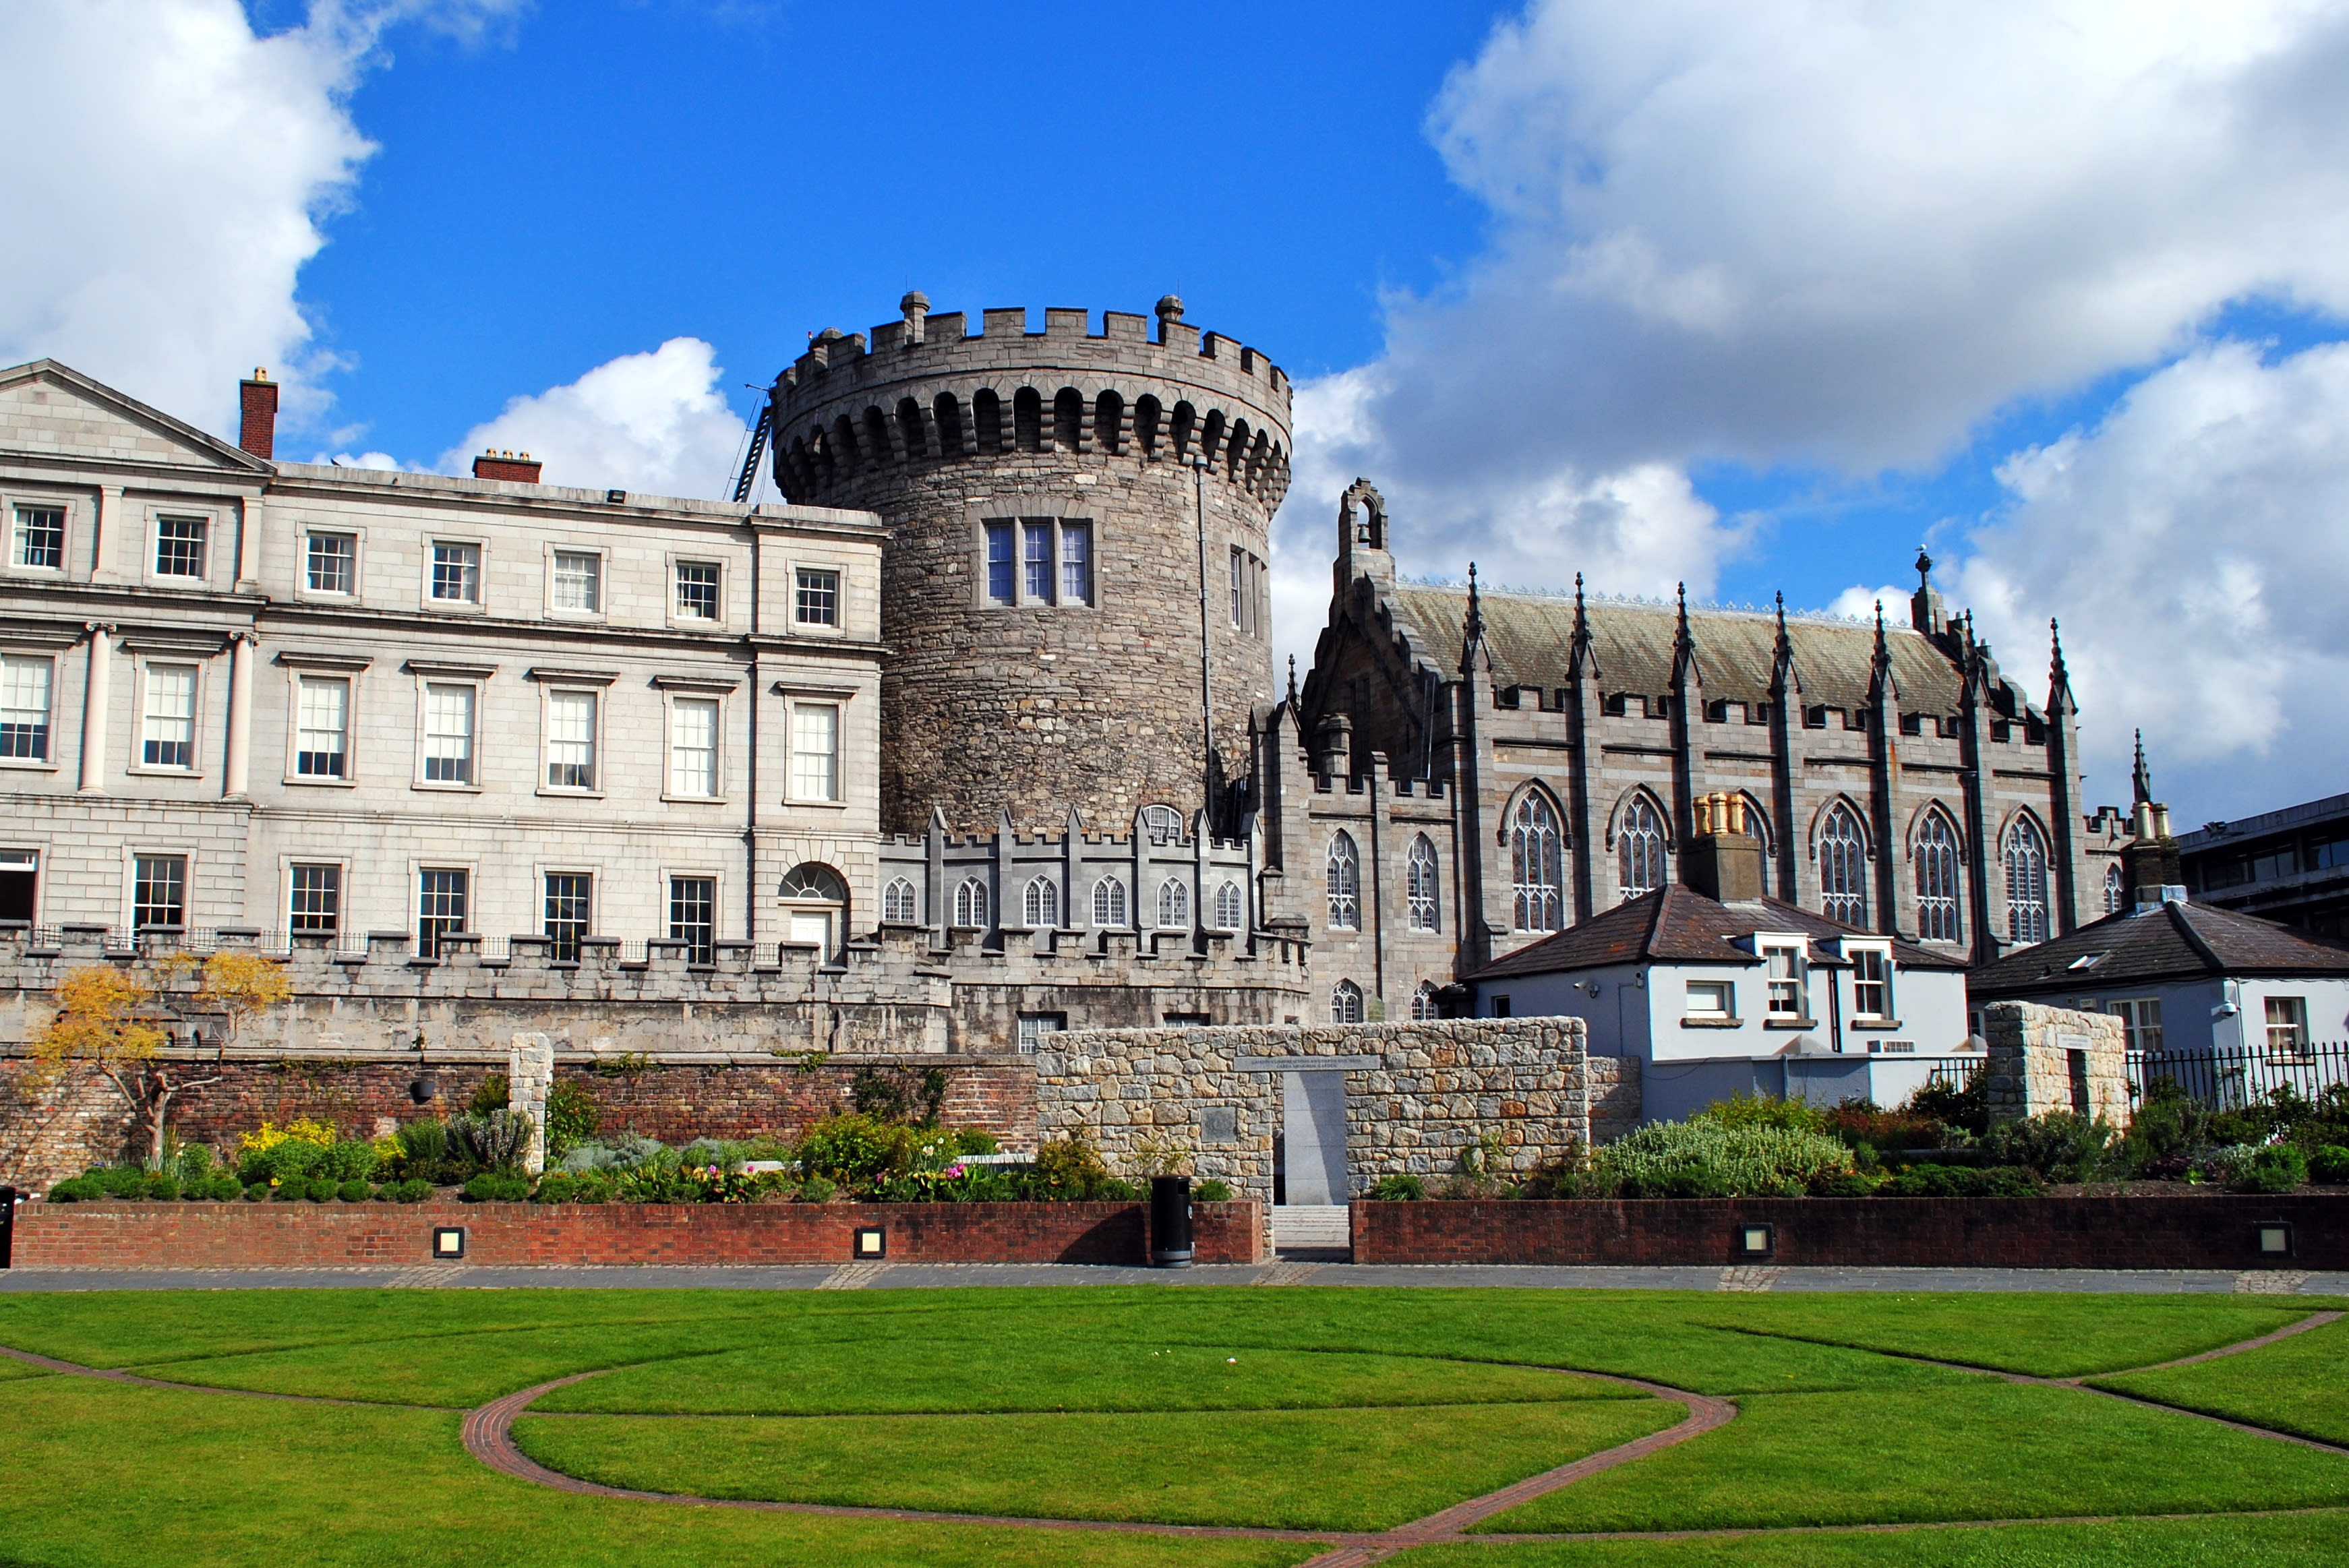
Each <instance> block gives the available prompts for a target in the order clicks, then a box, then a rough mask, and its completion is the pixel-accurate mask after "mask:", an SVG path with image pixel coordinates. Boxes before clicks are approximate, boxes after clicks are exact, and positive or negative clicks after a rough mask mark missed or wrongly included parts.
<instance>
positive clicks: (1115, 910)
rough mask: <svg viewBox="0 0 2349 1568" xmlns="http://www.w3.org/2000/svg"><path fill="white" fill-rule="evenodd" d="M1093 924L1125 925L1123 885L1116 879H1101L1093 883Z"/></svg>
mask: <svg viewBox="0 0 2349 1568" xmlns="http://www.w3.org/2000/svg"><path fill="white" fill-rule="evenodd" d="M1093 923H1094V924H1095V925H1107V926H1122V925H1123V924H1124V923H1125V883H1124V882H1121V881H1119V880H1118V879H1117V878H1116V877H1103V878H1102V880H1101V881H1099V882H1095V883H1093Z"/></svg>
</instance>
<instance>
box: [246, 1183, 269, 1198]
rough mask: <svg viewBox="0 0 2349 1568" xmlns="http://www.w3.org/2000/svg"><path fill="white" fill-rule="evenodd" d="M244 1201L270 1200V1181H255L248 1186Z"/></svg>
mask: <svg viewBox="0 0 2349 1568" xmlns="http://www.w3.org/2000/svg"><path fill="white" fill-rule="evenodd" d="M244 1201H245V1202H248V1203H266V1202H269V1183H268V1182H266V1181H255V1182H254V1184H253V1185H252V1186H250V1187H247V1188H246V1189H245V1190H244Z"/></svg>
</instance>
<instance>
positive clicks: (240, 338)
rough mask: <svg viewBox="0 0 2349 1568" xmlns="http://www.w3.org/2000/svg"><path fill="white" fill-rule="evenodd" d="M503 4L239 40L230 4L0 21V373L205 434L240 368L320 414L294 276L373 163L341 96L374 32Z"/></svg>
mask: <svg viewBox="0 0 2349 1568" xmlns="http://www.w3.org/2000/svg"><path fill="white" fill-rule="evenodd" d="M519 4H520V0H314V3H313V5H312V6H311V8H310V11H309V13H308V16H307V18H306V20H305V23H304V25H303V26H299V27H296V28H294V29H291V30H289V31H286V32H283V33H279V34H276V35H274V36H270V37H258V36H255V35H254V31H253V27H252V26H251V24H250V23H249V22H248V20H247V19H246V17H245V15H244V12H243V9H242V8H241V7H240V6H239V5H237V3H236V0H10V3H9V4H7V5H0V59H5V60H6V61H7V62H8V67H9V68H8V80H9V108H10V117H9V118H10V130H9V134H8V136H7V137H6V138H5V139H0V211H6V212H7V214H8V220H7V222H8V230H9V233H10V241H9V245H8V261H7V264H6V266H5V267H0V363H15V362H16V361H18V360H21V359H29V358H35V357H39V356H51V357H55V358H58V359H62V360H64V361H66V362H67V363H68V364H70V365H72V366H75V367H76V368H77V369H79V370H82V371H84V372H86V373H88V374H89V375H92V376H96V377H98V378H99V379H101V380H104V381H107V382H109V383H112V384H114V385H116V386H119V387H122V388H123V389H124V390H125V391H128V392H129V393H131V394H132V395H133V396H135V397H140V398H142V399H144V400H145V401H147V402H150V403H152V404H154V405H156V406H157V407H161V408H164V409H167V410H169V411H171V412H172V413H174V414H178V415H181V417H183V418H190V419H192V420H194V421H196V422H198V423H201V424H204V425H208V426H210V427H212V428H214V429H218V430H222V431H223V432H225V431H226V430H227V429H228V428H229V427H230V425H231V424H232V422H233V418H234V408H235V401H236V381H237V378H238V377H241V376H246V375H250V374H251V373H252V370H253V367H254V365H256V364H267V365H269V366H272V367H273V371H274V373H275V374H276V375H277V376H278V377H279V379H280V380H281V381H283V382H284V383H285V386H286V392H285V397H286V412H287V415H288V417H289V423H292V424H298V423H299V421H300V420H301V418H304V417H305V415H314V414H315V413H316V411H317V410H318V409H319V408H320V407H322V406H323V403H324V401H325V399H324V396H323V394H321V393H320V392H319V391H318V389H317V387H316V377H317V376H318V375H319V374H320V373H321V372H322V371H323V370H325V369H326V368H330V367H331V360H329V359H327V358H326V356H321V355H319V354H318V353H317V352H316V350H315V349H313V348H312V347H310V339H311V328H310V325H309V323H308V322H307V321H306V320H305V317H304V315H303V313H302V309H301V306H300V304H298V303H297V301H296V299H295V277H296V274H297V273H299V272H300V270H301V267H302V265H303V263H305V262H306V261H308V260H309V259H310V258H311V257H312V256H313V255H316V253H317V252H318V250H319V248H320V247H321V246H322V245H324V244H325V243H326V236H325V233H324V232H323V230H322V228H321V222H322V221H323V220H324V219H325V218H326V217H327V216H328V215H330V214H331V213H332V212H333V211H335V210H336V208H337V207H338V206H339V205H341V204H343V203H345V202H347V201H349V200H350V197H351V192H352V187H353V182H354V181H355V180H356V179H357V173H358V170H359V169H360V167H361V165H363V164H364V163H365V161H366V160H367V158H368V157H369V155H371V154H372V153H373V151H374V147H373V145H372V144H371V143H369V142H368V141H367V139H366V138H365V137H364V136H362V135H361V134H360V132H359V130H358V129H357V126H356V125H355V124H353V123H352V120H351V118H350V115H349V113H348V110H347V102H346V100H347V96H348V94H349V92H350V90H351V88H353V87H354V86H355V85H356V84H357V80H358V77H360V75H361V74H362V72H363V71H364V70H365V69H366V68H367V66H368V64H369V63H370V62H371V61H374V60H376V59H378V58H379V57H380V55H379V45H380V42H381V39H382V37H383V36H384V33H385V31H386V29H387V28H388V27H390V26H393V25H394V24H395V23H398V22H402V21H420V22H423V23H425V24H427V25H430V26H439V27H440V28H443V29H445V30H453V31H459V32H468V31H476V30H478V29H479V28H480V27H481V26H483V25H484V24H485V23H486V22H487V21H489V20H491V19H493V18H494V17H496V16H497V15H501V14H504V13H508V12H511V11H513V10H515V9H517V8H518V6H519Z"/></svg>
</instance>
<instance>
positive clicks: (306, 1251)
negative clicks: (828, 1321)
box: [16, 1202, 1262, 1269]
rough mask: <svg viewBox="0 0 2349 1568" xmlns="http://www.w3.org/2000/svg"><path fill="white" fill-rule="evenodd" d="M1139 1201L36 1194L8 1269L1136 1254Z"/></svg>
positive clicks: (1241, 1234) (1222, 1234)
mask: <svg viewBox="0 0 2349 1568" xmlns="http://www.w3.org/2000/svg"><path fill="white" fill-rule="evenodd" d="M1147 1209H1148V1206H1147V1205H1146V1204H1142V1203H740V1204H737V1203H546V1204H537V1203H443V1202H431V1203H274V1202H273V1203H33V1204H28V1205H26V1206H25V1207H24V1208H21V1209H19V1210H18V1211H17V1216H16V1266H17V1267H19V1268H73V1269H215V1268H351V1267H364V1266H377V1267H387V1266H391V1267H410V1266H415V1265H419V1264H430V1263H432V1262H434V1261H436V1260H435V1259H434V1257H433V1255H432V1232H433V1229H434V1228H435V1227H436V1226H441V1225H461V1226H463V1227H464V1228H465V1240H466V1245H465V1262H466V1263H468V1264H479V1265H483V1266H490V1267H495V1266H500V1265H513V1266H523V1265H533V1264H537V1265H546V1264H565V1265H578V1264H845V1263H853V1262H854V1261H856V1260H855V1259H854V1255H853V1253H852V1251H851V1246H852V1240H853V1233H854V1231H855V1230H856V1228H857V1227H858V1226H860V1225H879V1226H881V1227H882V1228H883V1230H884V1231H885V1233H886V1234H887V1238H888V1261H889V1262H891V1263H932V1264H937V1263H948V1264H1142V1263H1146V1262H1147V1261H1148V1256H1147V1238H1146V1235H1145V1232H1146V1230H1147V1225H1148V1220H1147ZM1193 1216H1194V1217H1193V1231H1194V1243H1195V1246H1196V1249H1197V1253H1198V1261H1199V1262H1201V1263H1209V1264H1247V1263H1255V1262H1257V1259H1258V1257H1259V1253H1258V1249H1257V1235H1258V1233H1259V1232H1260V1231H1261V1229H1262V1221H1261V1219H1260V1217H1259V1215H1258V1213H1257V1205H1256V1204H1254V1203H1247V1202H1239V1203H1198V1204H1195V1205H1193Z"/></svg>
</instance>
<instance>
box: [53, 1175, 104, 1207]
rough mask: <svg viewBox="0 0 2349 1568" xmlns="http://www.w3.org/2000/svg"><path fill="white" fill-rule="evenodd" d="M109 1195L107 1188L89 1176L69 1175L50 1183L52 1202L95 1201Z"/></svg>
mask: <svg viewBox="0 0 2349 1568" xmlns="http://www.w3.org/2000/svg"><path fill="white" fill-rule="evenodd" d="M107 1196H109V1193H108V1192H107V1191H106V1189H105V1188H104V1187H102V1186H100V1185H99V1184H98V1182H97V1181H94V1180H92V1179H91V1178H89V1177H88V1176H68V1177H67V1178H66V1179H65V1180H64V1181H54V1182H51V1183H50V1184H49V1202H52V1203H95V1202H98V1200H99V1199H101V1198H105V1197H107Z"/></svg>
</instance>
